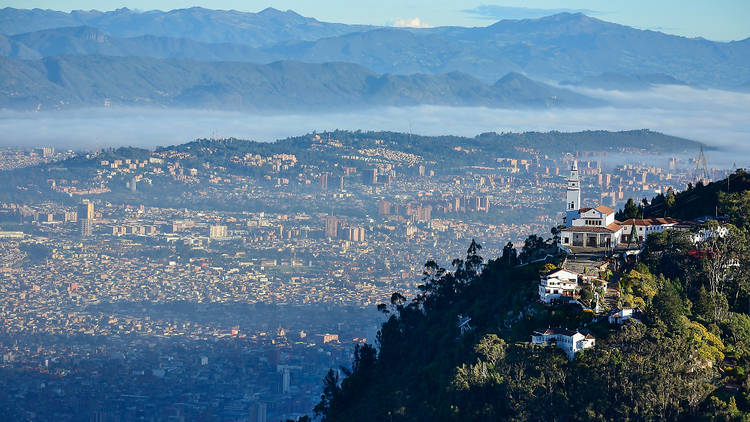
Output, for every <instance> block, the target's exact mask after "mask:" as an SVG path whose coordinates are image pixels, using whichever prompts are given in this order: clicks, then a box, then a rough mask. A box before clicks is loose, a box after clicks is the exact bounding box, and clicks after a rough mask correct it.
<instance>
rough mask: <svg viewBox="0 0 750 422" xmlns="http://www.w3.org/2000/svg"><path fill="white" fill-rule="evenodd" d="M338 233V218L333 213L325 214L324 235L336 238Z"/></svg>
mask: <svg viewBox="0 0 750 422" xmlns="http://www.w3.org/2000/svg"><path fill="white" fill-rule="evenodd" d="M338 234H339V220H338V218H336V217H335V216H333V215H329V216H326V237H328V238H331V239H336V238H337V237H338Z"/></svg>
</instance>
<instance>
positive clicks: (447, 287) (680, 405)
mask: <svg viewBox="0 0 750 422" xmlns="http://www.w3.org/2000/svg"><path fill="white" fill-rule="evenodd" d="M728 204H733V205H732V206H733V209H734V214H733V217H732V218H731V219H730V222H731V223H732V224H735V225H734V226H727V229H728V230H727V234H726V235H725V236H724V237H723V238H721V239H719V238H714V239H707V240H706V241H704V242H703V243H701V244H698V245H695V244H694V243H693V242H692V241H691V240H690V239H691V238H690V235H689V233H686V232H681V231H667V232H663V233H654V234H651V235H650V236H649V237H648V239H647V242H646V245H645V248H644V250H643V252H642V253H641V255H640V257H639V261H640V262H641V263H640V264H637V265H633V264H628V263H625V262H624V261H623V262H622V264H621V266H620V268H618V269H616V270H615V272H614V274H612V275H611V277H616V278H615V279H614V280H617V281H618V282H617V286H618V289H621V292H622V296H621V298H620V299H619V300H620V301H621V303H623V304H625V303H628V304H629V305H627V306H632V304H633V303H635V304H637V306H639V307H640V308H641V311H642V315H641V316H639V319H640V320H637V321H630V322H628V323H625V324H624V325H623V326H618V325H616V324H610V323H609V322H608V320H607V318H606V315H605V316H604V317H602V318H595V317H594V316H595V314H594V312H592V311H591V310H585V309H583V310H582V308H581V307H580V306H576V305H555V304H553V305H543V304H540V303H537V302H536V299H537V293H536V288H537V286H538V284H539V274H540V273H541V272H544V271H548V270H549V269H550V268H553V267H554V265H555V264H557V263H558V262H559V259H561V257H558V258H557V259H552V260H551V261H552V262H549V261H550V260H549V259H548V262H547V264H543V263H539V264H528V265H515V264H516V262H517V261H516V258H515V257H514V255H513V254H511V253H509V250H507V249H506V251H505V253H504V254H503V256H502V257H499V258H496V259H491V260H489V261H487V262H486V263H484V262H485V261H484V260H483V259H482V258H481V256H480V251H481V247H479V246H478V245H476V244H474V243H472V245H471V246H470V247H469V249H468V251H467V255H466V258H464V259H461V260H455V261H454V262H453V268H452V269H445V268H440V267H438V266H437V265H436V264H435V263H434V262H427V263H426V264H425V272H424V278H423V284H422V285H421V286H420V287H419V293H418V294H417V295H416V296H415V297H414V298H413V299H411V300H408V299H407V298H405V297H404V296H403V295H402V294H400V293H398V292H396V293H394V294H393V296H392V297H391V301H390V304H382V305H379V306H378V309H379V310H380V311H381V312H383V313H384V314H385V315H386V317H388V320H387V322H385V323H384V324H383V325H382V327H381V329H380V331H379V332H378V336H377V342H376V346H377V347H374V346H371V345H364V346H360V345H357V346H356V347H355V349H354V360H353V362H352V367H351V370H349V369H347V368H344V370H343V371H342V372H343V373H342V375H341V377H338V376H337V374H336V373H335V372H334V371H330V372H329V374H328V376H327V377H326V378H325V380H324V382H323V385H324V394H323V396H322V398H321V401H320V403H319V404H318V405H317V406H316V408H315V414H316V415H317V416H318V417H320V418H321V420H322V421H325V422H333V421H348V420H359V421H424V420H441V421H497V420H507V421H603V420H630V421H649V420H663V421H688V420H691V421H692V420H705V421H717V420H722V421H741V420H747V418H748V417H749V416H750V400H748V395H747V393H746V391H747V388H748V387H747V386H748V378H747V374H748V369H750V347H749V346H750V316H748V312H750V308H748V303H750V302H748V300H749V299H750V295H749V294H748V290H747V287H748V285H747V278H746V277H745V275H746V274H748V271H750V264H748V261H750V250H748V248H747V247H745V246H746V244H747V241H748V236H750V234H749V232H748V229H750V225H748V224H747V222H748V221H750V207H748V204H750V190H745V191H743V192H742V193H737V194H733V196H731V197H726V198H724V199H723V205H728ZM740 204H743V205H740ZM709 227H711V226H709ZM551 244H552V241H551V240H547V241H546V242H545V241H542V240H541V239H540V238H538V237H536V236H531V237H529V238H528V239H527V241H526V242H525V244H524V247H523V249H522V250H521V254H520V257H521V258H523V257H524V256H533V255H534V254H535V253H536V252H537V251H542V254H543V253H547V251H548V250H549V248H550V246H551ZM696 248H698V250H709V251H710V252H708V253H704V254H702V255H701V254H698V253H696ZM727 257H729V259H731V260H735V261H734V262H738V264H737V265H732V266H722V265H721V264H719V266H717V265H716V264H717V263H719V262H726V261H722V260H725V259H727ZM717 277H718V278H717ZM712 280H713V281H712ZM716 280H726V282H724V283H721V284H717V283H716V282H715V281H716ZM465 317H469V318H470V321H469V329H468V330H463V331H462V330H459V321H466V320H465V319H464V318H465ZM548 327H561V328H567V329H570V330H573V329H578V330H579V331H580V332H582V333H584V334H590V335H592V336H594V337H595V338H596V345H595V347H593V348H592V349H588V350H583V351H581V352H579V353H577V354H576V355H575V357H574V358H573V359H572V360H570V361H569V360H568V359H567V357H566V355H565V354H564V353H563V352H562V351H560V350H558V349H557V348H556V347H553V346H548V347H544V346H535V345H532V344H530V340H531V334H532V333H533V332H534V331H535V330H544V329H546V328H548Z"/></svg>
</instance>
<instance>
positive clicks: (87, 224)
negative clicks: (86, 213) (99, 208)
mask: <svg viewBox="0 0 750 422" xmlns="http://www.w3.org/2000/svg"><path fill="white" fill-rule="evenodd" d="M93 221H94V220H92V219H89V218H84V219H82V220H81V236H84V237H87V236H91V226H92V222H93Z"/></svg>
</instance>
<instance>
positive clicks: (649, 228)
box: [620, 217, 679, 245]
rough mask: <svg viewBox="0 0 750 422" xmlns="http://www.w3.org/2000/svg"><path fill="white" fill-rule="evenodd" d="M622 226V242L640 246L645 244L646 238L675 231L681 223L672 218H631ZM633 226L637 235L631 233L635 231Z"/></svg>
mask: <svg viewBox="0 0 750 422" xmlns="http://www.w3.org/2000/svg"><path fill="white" fill-rule="evenodd" d="M620 224H621V225H622V242H623V243H633V244H636V245H639V244H641V243H643V242H645V241H646V238H647V237H648V235H650V234H651V233H660V232H663V231H664V230H667V229H673V228H675V227H676V226H677V225H678V224H679V221H677V220H675V219H673V218H670V217H666V218H646V219H638V218H631V219H628V220H625V221H623V222H622V223H620ZM633 224H635V229H636V233H635V234H633V233H631V232H632V230H633Z"/></svg>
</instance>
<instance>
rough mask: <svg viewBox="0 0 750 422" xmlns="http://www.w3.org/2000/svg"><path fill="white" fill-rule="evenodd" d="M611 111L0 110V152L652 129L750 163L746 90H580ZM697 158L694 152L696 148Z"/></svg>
mask: <svg viewBox="0 0 750 422" xmlns="http://www.w3.org/2000/svg"><path fill="white" fill-rule="evenodd" d="M582 91H583V92H585V93H586V94H588V95H593V96H598V97H601V98H604V99H606V100H607V101H609V102H610V104H611V106H608V107H603V108H596V109H546V110H507V109H489V108H469V107H438V106H419V107H408V108H396V107H389V108H381V109H375V110H366V111H352V112H336V113H322V114H247V113H241V112H221V111H205V110H155V109H96V110H93V109H92V110H76V111H65V112H44V113H20V112H7V111H6V112H0V134H2V135H0V146H28V147H32V146H39V145H55V146H57V147H59V148H76V149H80V148H95V147H106V146H121V145H132V146H141V147H147V148H153V147H155V146H157V145H173V144H179V143H184V142H188V141H190V140H193V139H195V138H201V137H205V138H207V137H211V136H216V137H236V138H241V139H253V140H258V141H273V140H275V139H279V138H285V137H288V136H295V135H301V134H305V133H309V132H312V131H314V130H317V131H323V130H332V129H350V130H356V129H362V130H393V131H400V132H410V131H411V132H412V133H416V134H424V135H443V134H454V135H464V136H474V135H476V134H478V133H481V132H488V131H496V132H504V131H549V130H559V131H566V132H572V131H581V130H597V129H603V130H628V129H643V128H647V129H651V130H655V131H660V132H664V133H667V134H670V135H676V136H681V137H685V138H688V139H693V140H697V141H701V142H704V143H706V144H708V145H711V146H715V147H717V148H719V151H711V152H709V153H708V155H709V157H708V158H709V166H716V167H719V166H728V165H731V164H732V163H733V162H736V164H737V165H738V166H743V167H750V119H748V113H747V110H750V94H740V93H733V92H726V91H718V90H698V89H693V88H688V87H678V86H668V87H660V88H657V89H654V90H651V91H647V92H617V91H598V90H582ZM696 154H697V151H696Z"/></svg>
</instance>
